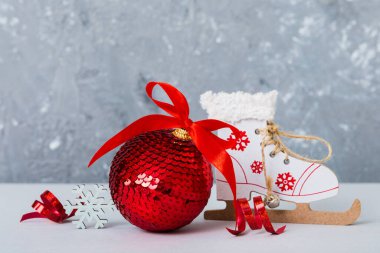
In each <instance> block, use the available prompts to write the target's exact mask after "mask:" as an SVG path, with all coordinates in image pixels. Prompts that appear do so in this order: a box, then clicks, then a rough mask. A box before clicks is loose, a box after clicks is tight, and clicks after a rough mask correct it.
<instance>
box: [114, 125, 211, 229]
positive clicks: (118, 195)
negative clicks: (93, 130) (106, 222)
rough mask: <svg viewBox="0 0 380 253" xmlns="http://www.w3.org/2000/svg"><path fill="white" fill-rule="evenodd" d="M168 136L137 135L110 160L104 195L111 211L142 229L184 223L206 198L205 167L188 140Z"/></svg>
mask: <svg viewBox="0 0 380 253" xmlns="http://www.w3.org/2000/svg"><path fill="white" fill-rule="evenodd" d="M179 130H181V129H179ZM182 131H184V130H182ZM185 133H186V132H185ZM174 134H175V133H174ZM174 134H173V130H159V131H153V132H148V133H144V134H141V135H139V136H137V137H135V138H133V139H130V140H128V141H127V142H126V143H125V144H124V145H123V146H122V147H121V148H120V150H119V151H118V152H117V154H116V156H115V157H114V159H113V161H112V165H111V172H110V190H111V195H112V198H113V200H114V202H115V204H116V207H117V208H118V209H119V211H120V212H121V214H122V215H123V216H124V218H126V219H127V220H128V221H130V222H131V223H132V224H134V225H136V226H138V227H140V228H142V229H145V230H149V231H169V230H174V229H178V228H180V227H183V226H185V225H187V224H189V223H190V222H191V221H192V220H193V219H194V218H196V217H197V216H198V215H199V214H200V212H201V211H202V210H203V208H204V207H205V205H206V204H207V201H208V198H209V197H210V193H211V187H212V172H211V166H210V164H209V163H208V162H207V161H206V160H205V158H204V157H203V155H202V154H201V153H200V151H199V150H198V149H197V148H196V147H195V145H194V143H193V142H192V141H191V139H190V138H189V136H188V135H187V137H188V138H182V136H179V135H174ZM176 136H177V137H176ZM185 137H186V135H185Z"/></svg>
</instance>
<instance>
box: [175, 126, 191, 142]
mask: <svg viewBox="0 0 380 253" xmlns="http://www.w3.org/2000/svg"><path fill="white" fill-rule="evenodd" d="M172 134H173V135H174V136H175V137H177V138H178V139H181V140H184V141H189V140H191V136H190V135H189V133H188V132H187V131H186V130H185V129H183V128H176V129H175V130H174V131H173V132H172Z"/></svg>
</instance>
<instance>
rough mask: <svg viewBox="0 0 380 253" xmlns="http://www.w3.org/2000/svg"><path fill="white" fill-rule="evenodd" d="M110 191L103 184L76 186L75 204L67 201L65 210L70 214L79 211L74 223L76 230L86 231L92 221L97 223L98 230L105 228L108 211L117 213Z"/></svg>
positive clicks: (74, 190)
mask: <svg viewBox="0 0 380 253" xmlns="http://www.w3.org/2000/svg"><path fill="white" fill-rule="evenodd" d="M108 191H109V189H108V187H106V186H104V185H101V184H95V185H85V184H81V185H77V186H75V188H74V189H73V193H74V194H75V195H76V198H75V200H74V203H71V202H70V201H69V200H67V201H66V204H65V209H66V212H68V213H70V212H71V211H72V210H74V209H76V210H77V211H76V213H75V215H74V217H73V219H74V220H73V222H72V223H73V224H75V225H76V228H79V229H86V228H87V226H89V223H91V222H92V221H95V225H94V227H95V228H96V229H98V228H103V227H104V225H105V224H106V223H107V222H108V220H107V219H105V218H104V215H105V214H106V211H107V210H110V211H115V204H114V203H113V202H112V199H111V196H110V194H109V192H108Z"/></svg>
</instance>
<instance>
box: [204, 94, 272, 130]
mask: <svg viewBox="0 0 380 253" xmlns="http://www.w3.org/2000/svg"><path fill="white" fill-rule="evenodd" d="M277 94H278V92H277V91H276V90H272V91H270V92H268V93H262V92H258V93H254V94H250V93H246V92H242V91H238V92H233V93H226V92H218V93H213V92H212V91H207V92H205V93H203V94H202V95H201V99H200V102H201V106H202V108H203V109H204V110H206V111H207V113H208V117H209V118H213V119H218V120H222V121H227V122H231V123H235V122H238V121H241V120H245V119H257V120H273V118H274V114H275V112H276V101H277Z"/></svg>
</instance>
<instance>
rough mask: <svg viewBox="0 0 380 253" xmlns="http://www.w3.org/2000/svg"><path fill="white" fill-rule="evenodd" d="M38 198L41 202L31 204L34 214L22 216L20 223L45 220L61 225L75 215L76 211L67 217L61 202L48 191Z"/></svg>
mask: <svg viewBox="0 0 380 253" xmlns="http://www.w3.org/2000/svg"><path fill="white" fill-rule="evenodd" d="M40 197H41V200H42V202H40V201H38V200H36V201H34V202H33V204H32V207H33V209H34V210H36V212H32V213H26V214H24V215H23V216H22V217H21V220H20V222H23V221H24V220H29V219H35V218H45V219H49V220H51V221H54V222H56V223H61V222H63V221H64V220H66V219H68V218H70V217H72V216H74V215H75V212H76V209H74V210H73V211H72V212H71V213H70V214H69V215H67V214H66V212H65V209H64V208H63V205H62V204H61V202H60V201H59V200H58V198H57V197H56V196H54V194H53V193H51V192H50V191H45V192H43V193H42V194H41V196H40Z"/></svg>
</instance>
